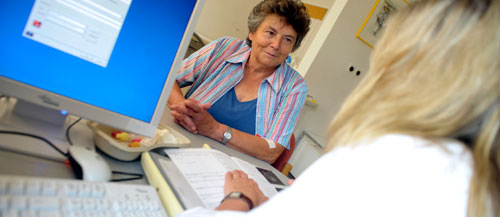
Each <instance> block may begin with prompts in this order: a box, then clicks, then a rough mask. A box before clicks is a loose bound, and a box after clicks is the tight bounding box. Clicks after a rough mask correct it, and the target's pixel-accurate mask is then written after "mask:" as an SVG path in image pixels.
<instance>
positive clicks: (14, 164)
mask: <svg viewBox="0 0 500 217" xmlns="http://www.w3.org/2000/svg"><path fill="white" fill-rule="evenodd" d="M161 123H162V124H165V125H168V126H170V127H171V128H173V129H174V130H177V131H178V132H180V133H182V134H183V135H185V136H186V137H188V138H189V139H190V140H191V145H190V147H201V146H203V144H208V145H210V146H211V147H212V148H214V149H217V150H220V151H222V152H225V153H226V154H228V155H231V156H234V157H237V158H240V159H242V160H245V161H247V162H249V163H252V164H254V165H255V166H258V167H261V168H264V169H268V170H271V171H273V173H275V174H276V175H277V176H278V177H279V179H280V180H281V181H282V182H283V183H287V182H288V177H286V176H284V175H283V174H282V173H281V172H279V171H278V170H276V169H275V168H274V167H272V166H271V165H270V164H268V163H267V162H265V161H262V160H258V159H256V158H254V157H251V156H249V155H246V154H243V153H241V152H239V151H236V150H234V149H232V148H229V147H227V146H225V145H223V144H221V143H219V142H217V141H214V140H212V139H210V138H207V137H204V136H200V135H196V134H192V133H190V132H188V131H186V130H184V129H183V128H182V127H181V126H179V125H177V124H176V123H175V122H173V118H172V116H171V115H170V110H169V109H168V108H166V109H165V112H164V115H163V118H162V120H161ZM71 132H72V133H71V138H72V140H74V143H77V142H82V143H90V144H83V145H88V146H93V143H92V142H91V141H92V140H90V139H88V138H84V137H87V136H92V134H89V132H90V133H91V131H90V129H88V127H87V126H86V124H85V123H83V122H80V123H78V124H77V125H75V126H74V127H73V128H72V130H71ZM75 134H76V135H75ZM79 134H80V135H79ZM73 135H74V136H73ZM82 135H87V136H82ZM3 136H5V135H3ZM1 137H2V135H0V138H1ZM79 137H80V138H79ZM10 139H12V138H10ZM10 139H9V140H10ZM5 141H6V140H3V142H1V141H0V174H10V175H24V176H42V177H51V178H63V179H75V176H74V174H73V171H72V170H71V169H70V168H69V167H68V166H67V165H66V164H64V163H62V162H60V161H53V160H45V159H40V158H36V157H31V156H26V155H22V154H18V153H15V152H12V151H9V149H12V148H7V149H6V148H4V147H5V145H6V144H5V143H6V142H5ZM27 141H32V142H35V141H36V140H27ZM36 142H39V141H36ZM31 147H32V148H33V147H35V149H39V150H40V153H44V152H47V150H50V149H51V148H50V147H49V146H48V145H46V144H43V142H41V143H40V144H37V145H36V146H31ZM66 150H67V147H66V148H63V151H66ZM98 153H100V154H101V156H103V157H104V158H105V159H106V161H107V162H108V163H109V165H110V167H111V169H112V170H113V171H121V172H130V173H139V174H144V172H143V170H142V167H141V164H140V160H139V159H137V160H134V161H130V162H125V161H119V160H116V159H113V158H111V157H109V156H107V155H106V154H104V153H102V152H100V151H98ZM56 155H57V154H56ZM125 177H126V176H119V177H114V178H125ZM122 183H133V184H146V183H147V180H146V178H143V179H140V180H135V181H127V182H122Z"/></svg>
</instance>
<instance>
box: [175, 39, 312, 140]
mask: <svg viewBox="0 0 500 217" xmlns="http://www.w3.org/2000/svg"><path fill="white" fill-rule="evenodd" d="M251 51H252V48H251V47H249V46H248V45H247V43H246V41H244V40H240V39H236V38H232V37H224V38H220V39H217V40H215V41H213V42H211V43H210V44H208V45H206V46H205V47H203V48H201V49H200V50H198V51H197V52H195V53H193V54H192V55H191V56H189V58H187V59H185V60H184V62H183V64H182V67H181V69H180V70H179V74H178V75H177V83H178V84H179V86H180V87H185V86H189V85H192V86H191V88H190V89H189V90H188V92H187V94H186V98H195V99H196V100H198V101H200V102H201V103H210V104H213V103H214V102H216V101H217V100H218V99H220V98H221V97H222V96H223V95H224V94H226V93H227V92H228V91H229V90H230V89H231V88H233V87H234V86H236V84H238V83H239V82H240V81H241V79H242V78H243V70H244V69H245V64H246V62H247V59H248V58H249V56H250V52H251ZM306 93H307V86H306V82H305V81H304V79H303V78H302V76H300V74H299V73H298V72H297V71H295V70H294V69H293V68H292V67H291V66H290V65H288V64H287V63H282V64H281V65H279V66H278V67H277V68H276V71H275V72H274V73H273V74H271V76H269V77H268V78H266V79H264V81H262V83H261V84H260V87H259V93H258V97H257V108H256V109H257V111H256V117H255V119H256V120H255V133H256V135H259V136H261V137H263V138H266V139H269V140H272V141H274V142H277V143H280V144H281V145H283V146H284V147H285V148H287V149H288V148H289V142H290V137H291V135H292V133H293V129H294V127H295V124H296V123H297V120H298V117H299V113H300V110H301V109H302V106H303V105H304V102H305V98H306Z"/></svg>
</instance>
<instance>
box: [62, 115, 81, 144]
mask: <svg viewBox="0 0 500 217" xmlns="http://www.w3.org/2000/svg"><path fill="white" fill-rule="evenodd" d="M80 120H82V118H78V120H76V121H75V122H73V123H72V124H71V125H69V127H68V128H67V129H66V139H67V140H68V142H69V145H71V146H73V142H72V141H71V138H69V130H70V129H71V128H72V127H73V126H75V124H76V123H78V122H79V121H80Z"/></svg>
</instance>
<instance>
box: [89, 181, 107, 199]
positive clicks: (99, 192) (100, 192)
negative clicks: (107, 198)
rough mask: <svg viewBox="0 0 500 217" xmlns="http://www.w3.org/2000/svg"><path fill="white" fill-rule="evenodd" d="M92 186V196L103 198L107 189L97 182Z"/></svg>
mask: <svg viewBox="0 0 500 217" xmlns="http://www.w3.org/2000/svg"><path fill="white" fill-rule="evenodd" d="M91 188H92V197H97V198H102V197H104V194H105V190H104V186H102V185H99V184H95V185H92V186H91Z"/></svg>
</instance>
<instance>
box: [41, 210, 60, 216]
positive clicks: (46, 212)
mask: <svg viewBox="0 0 500 217" xmlns="http://www.w3.org/2000/svg"><path fill="white" fill-rule="evenodd" d="M38 216H39V217H60V216H61V213H60V212H59V210H41V211H40V212H38Z"/></svg>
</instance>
